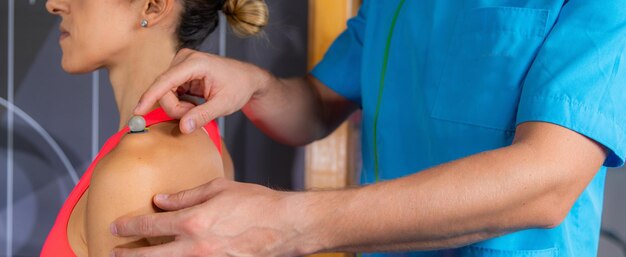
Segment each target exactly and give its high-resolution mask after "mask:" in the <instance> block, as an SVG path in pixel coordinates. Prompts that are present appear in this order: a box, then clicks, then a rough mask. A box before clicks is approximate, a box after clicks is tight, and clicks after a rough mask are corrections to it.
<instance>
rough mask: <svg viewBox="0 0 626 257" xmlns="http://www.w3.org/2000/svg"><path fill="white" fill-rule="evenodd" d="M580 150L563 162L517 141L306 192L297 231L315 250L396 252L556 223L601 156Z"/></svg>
mask: <svg viewBox="0 0 626 257" xmlns="http://www.w3.org/2000/svg"><path fill="white" fill-rule="evenodd" d="M558 147H573V146H568V145H567V143H564V144H563V146H558ZM598 149H599V148H598ZM553 150H554V149H547V150H546V151H553ZM597 153H600V154H601V150H599V151H597ZM580 154H584V153H580ZM595 154H596V153H594V155H595ZM577 156H578V155H574V157H573V159H572V160H571V161H570V160H569V159H565V160H567V161H569V162H570V163H568V164H562V163H559V161H555V159H553V158H554V156H550V155H544V152H542V151H537V150H536V149H535V147H531V146H528V145H525V144H518V145H513V146H509V147H505V148H501V149H498V150H494V151H490V152H485V153H481V154H477V155H474V156H470V157H468V158H465V159H461V160H457V161H454V162H450V163H447V164H444V165H441V166H438V167H435V168H431V169H429V170H425V171H423V172H420V173H417V174H413V175H410V176H408V177H404V178H400V179H396V180H393V181H388V182H383V183H379V184H375V185H371V186H367V187H364V188H360V189H352V190H346V191H336V192H332V191H331V192H312V193H308V195H306V194H305V195H303V197H304V199H305V200H304V201H305V202H307V203H309V205H308V207H307V210H308V211H307V213H308V214H307V215H305V217H304V218H303V228H302V230H303V231H310V232H311V233H310V234H309V236H310V238H309V240H321V241H320V242H321V243H320V244H321V246H320V248H319V249H315V251H320V250H321V251H338V250H340V251H397V250H432V249H442V248H454V247H458V246H463V245H467V244H471V243H474V242H478V241H482V240H485V239H489V238H493V237H496V236H500V235H503V234H506V233H510V232H514V231H518V230H522V229H528V228H550V227H554V226H556V225H558V224H559V223H560V222H561V221H562V219H563V218H564V217H565V216H566V214H567V213H568V211H569V209H570V208H571V206H572V204H573V203H574V201H575V200H576V199H577V197H578V195H579V194H580V193H581V192H582V191H583V190H584V188H585V187H586V185H587V184H588V182H589V181H590V180H591V179H592V178H593V176H594V174H595V171H596V170H597V168H599V166H600V165H601V160H602V159H601V156H600V157H598V158H596V159H598V160H600V161H598V160H595V161H585V160H578V161H576V160H575V158H579V157H577ZM556 160H558V158H557V159H556ZM577 166H578V167H577ZM571 167H576V168H571ZM592 170H593V171H594V172H589V171H592ZM306 220H309V221H310V222H308V223H307V221H306ZM311 235H313V236H311Z"/></svg>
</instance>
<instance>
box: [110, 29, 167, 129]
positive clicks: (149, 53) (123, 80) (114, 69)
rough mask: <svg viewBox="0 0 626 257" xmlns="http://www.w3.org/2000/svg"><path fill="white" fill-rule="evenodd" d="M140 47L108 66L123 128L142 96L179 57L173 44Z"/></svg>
mask: <svg viewBox="0 0 626 257" xmlns="http://www.w3.org/2000/svg"><path fill="white" fill-rule="evenodd" d="M137 45H140V46H139V47H138V49H130V50H129V51H126V53H125V54H124V57H123V58H120V60H119V61H117V62H116V64H115V65H111V66H109V67H107V69H108V70H109V79H110V80H111V85H112V86H113V93H114V95H115V102H116V103H117V108H118V111H119V113H120V129H121V128H122V127H124V126H125V125H126V123H127V122H128V120H129V119H130V117H132V115H133V109H134V108H135V106H136V105H137V102H138V101H139V98H140V97H141V95H142V94H143V93H144V92H145V91H146V90H147V89H148V88H149V87H150V85H151V84H152V83H153V82H154V80H155V79H156V78H157V77H158V76H159V75H160V74H161V73H163V72H164V71H165V70H167V68H168V67H169V66H170V64H171V62H172V59H174V55H175V54H176V52H175V49H176V48H175V46H174V44H172V43H169V44H168V43H167V42H163V41H161V42H158V43H146V44H137ZM157 107H158V105H155V106H154V108H157Z"/></svg>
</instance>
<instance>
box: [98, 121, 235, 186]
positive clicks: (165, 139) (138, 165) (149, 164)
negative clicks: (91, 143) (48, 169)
mask: <svg viewBox="0 0 626 257" xmlns="http://www.w3.org/2000/svg"><path fill="white" fill-rule="evenodd" d="M103 170H104V171H103ZM222 172H223V165H222V159H221V157H220V154H219V152H218V150H217V148H216V147H215V146H214V144H213V143H212V141H211V139H210V138H209V137H208V136H207V134H206V133H205V132H204V131H202V130H199V131H196V132H194V133H192V134H188V135H186V134H182V133H180V130H179V128H178V125H177V123H175V122H164V123H159V124H156V125H153V126H151V127H150V128H149V129H148V130H147V132H144V133H138V134H126V135H124V136H123V137H122V139H121V140H120V142H119V143H118V145H117V146H116V147H115V148H114V149H113V150H112V151H111V152H110V153H109V154H108V155H107V156H105V157H104V158H102V160H101V161H100V163H99V164H98V165H97V166H96V170H95V171H94V179H96V180H97V179H98V177H102V176H105V177H106V176H130V177H132V176H136V175H141V177H143V178H157V179H158V178H167V180H168V181H171V180H172V179H173V178H177V179H183V178H185V177H191V178H196V180H197V179H201V178H205V179H209V178H210V177H211V178H212V177H215V176H216V175H217V176H219V175H221V174H222ZM117 173H120V174H117ZM96 182H97V181H96ZM92 183H93V182H92Z"/></svg>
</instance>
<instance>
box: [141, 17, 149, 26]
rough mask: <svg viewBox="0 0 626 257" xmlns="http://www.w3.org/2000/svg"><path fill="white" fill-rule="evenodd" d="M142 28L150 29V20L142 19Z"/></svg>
mask: <svg viewBox="0 0 626 257" xmlns="http://www.w3.org/2000/svg"><path fill="white" fill-rule="evenodd" d="M141 27H142V28H147V27H148V20H146V19H142V20H141Z"/></svg>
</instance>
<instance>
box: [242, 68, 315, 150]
mask: <svg viewBox="0 0 626 257" xmlns="http://www.w3.org/2000/svg"><path fill="white" fill-rule="evenodd" d="M319 101H320V100H319V96H318V95H317V93H316V92H315V90H314V89H313V87H312V86H310V85H309V82H308V81H307V80H306V79H305V78H292V79H279V78H276V77H274V76H272V75H271V74H269V73H268V74H266V78H265V79H264V80H263V82H262V86H261V89H260V90H259V91H258V93H257V94H255V95H254V96H253V97H252V99H251V100H250V102H248V104H246V106H244V108H243V111H244V113H245V114H246V116H247V117H248V118H249V119H250V120H251V121H252V122H253V123H254V124H255V125H256V126H257V127H259V128H260V129H261V130H262V131H263V132H264V133H265V134H267V135H269V136H270V137H272V138H273V139H275V140H276V141H279V142H281V143H285V144H291V145H297V144H304V143H308V142H311V141H313V140H315V139H316V138H318V137H320V136H321V134H322V131H323V126H322V125H323V123H322V113H321V108H320V102H319Z"/></svg>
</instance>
